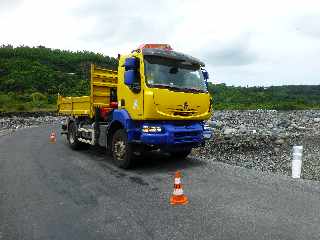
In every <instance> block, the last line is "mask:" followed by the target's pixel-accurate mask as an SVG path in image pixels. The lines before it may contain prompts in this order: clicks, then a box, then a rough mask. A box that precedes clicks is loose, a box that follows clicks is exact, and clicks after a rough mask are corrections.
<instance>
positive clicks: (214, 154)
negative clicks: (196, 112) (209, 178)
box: [193, 110, 320, 180]
mask: <svg viewBox="0 0 320 240" xmlns="http://www.w3.org/2000/svg"><path fill="white" fill-rule="evenodd" d="M209 124H210V125H211V126H212V127H213V128H214V137H213V138H212V139H211V140H210V141H208V142H207V143H206V147H204V148H198V149H196V150H194V151H193V155H195V156H197V157H202V158H208V159H211V161H222V162H225V163H229V164H233V165H238V166H242V167H246V168H255V169H258V170H262V171H268V172H274V173H280V174H286V175H291V158H292V147H293V146H294V145H303V147H304V155H303V172H302V177H303V178H306V179H315V180H320V111H316V110H312V111H274V110H272V111H265V110H257V111H216V112H215V113H214V116H213V118H212V120H211V121H209Z"/></svg>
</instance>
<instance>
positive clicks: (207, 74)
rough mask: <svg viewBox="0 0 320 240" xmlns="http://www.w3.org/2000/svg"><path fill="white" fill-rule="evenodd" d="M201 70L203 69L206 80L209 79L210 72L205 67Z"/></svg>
mask: <svg viewBox="0 0 320 240" xmlns="http://www.w3.org/2000/svg"><path fill="white" fill-rule="evenodd" d="M201 71H202V75H203V78H204V80H206V81H207V80H208V79H209V73H208V72H207V70H205V69H201Z"/></svg>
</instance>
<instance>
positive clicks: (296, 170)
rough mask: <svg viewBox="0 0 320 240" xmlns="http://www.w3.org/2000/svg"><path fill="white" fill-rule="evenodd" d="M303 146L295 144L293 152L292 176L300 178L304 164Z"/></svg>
mask: <svg viewBox="0 0 320 240" xmlns="http://www.w3.org/2000/svg"><path fill="white" fill-rule="evenodd" d="M302 152H303V146H293V152H292V178H300V176H301V166H302Z"/></svg>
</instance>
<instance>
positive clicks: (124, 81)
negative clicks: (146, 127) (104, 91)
mask: <svg viewBox="0 0 320 240" xmlns="http://www.w3.org/2000/svg"><path fill="white" fill-rule="evenodd" d="M130 59H136V63H135V64H136V65H135V66H134V64H133V63H132V64H131V65H130V64H127V62H129V63H130V61H128V60H130ZM132 62H134V60H132ZM126 64H127V65H126ZM140 66H141V58H140V57H139V56H126V57H121V58H120V61H119V68H118V74H119V75H118V77H119V79H118V91H117V95H118V105H119V108H121V109H125V110H127V111H128V113H129V115H130V117H131V118H132V119H133V120H142V119H143V87H142V85H143V84H141V83H142V82H141V81H142V79H143V76H142V71H141V68H140ZM133 75H135V76H136V77H133V81H132V82H128V79H129V78H130V76H131V77H132V76H133Z"/></svg>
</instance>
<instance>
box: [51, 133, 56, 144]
mask: <svg viewBox="0 0 320 240" xmlns="http://www.w3.org/2000/svg"><path fill="white" fill-rule="evenodd" d="M50 142H51V143H55V142H56V133H55V132H54V131H52V132H51V134H50Z"/></svg>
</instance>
